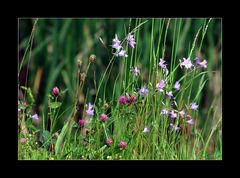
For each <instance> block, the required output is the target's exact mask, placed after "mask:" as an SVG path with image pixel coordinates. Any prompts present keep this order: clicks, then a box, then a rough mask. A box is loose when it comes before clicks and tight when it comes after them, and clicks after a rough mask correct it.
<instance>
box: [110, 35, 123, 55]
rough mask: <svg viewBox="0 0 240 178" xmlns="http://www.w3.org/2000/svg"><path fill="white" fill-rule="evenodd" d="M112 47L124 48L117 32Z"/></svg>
mask: <svg viewBox="0 0 240 178" xmlns="http://www.w3.org/2000/svg"><path fill="white" fill-rule="evenodd" d="M112 48H114V49H116V50H117V51H119V50H120V49H121V48H122V46H121V41H119V39H118V36H117V34H115V38H114V39H113V40H112Z"/></svg>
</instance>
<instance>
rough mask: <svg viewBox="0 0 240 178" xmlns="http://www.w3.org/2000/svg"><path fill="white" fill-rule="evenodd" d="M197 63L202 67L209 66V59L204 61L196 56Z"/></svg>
mask: <svg viewBox="0 0 240 178" xmlns="http://www.w3.org/2000/svg"><path fill="white" fill-rule="evenodd" d="M195 61H196V64H197V65H199V66H200V67H202V68H207V61H206V60H203V61H202V62H201V61H200V59H199V58H198V57H196V58H195Z"/></svg>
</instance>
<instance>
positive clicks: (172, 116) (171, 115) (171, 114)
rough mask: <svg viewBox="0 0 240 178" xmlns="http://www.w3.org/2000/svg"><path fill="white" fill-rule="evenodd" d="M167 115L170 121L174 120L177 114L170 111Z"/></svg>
mask: <svg viewBox="0 0 240 178" xmlns="http://www.w3.org/2000/svg"><path fill="white" fill-rule="evenodd" d="M169 114H170V117H171V118H172V119H175V118H176V117H177V113H175V112H174V111H171V112H170V113H169Z"/></svg>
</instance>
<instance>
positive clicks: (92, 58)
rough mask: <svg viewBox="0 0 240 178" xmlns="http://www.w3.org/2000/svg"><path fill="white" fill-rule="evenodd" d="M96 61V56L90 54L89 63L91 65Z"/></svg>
mask: <svg viewBox="0 0 240 178" xmlns="http://www.w3.org/2000/svg"><path fill="white" fill-rule="evenodd" d="M95 59H96V55H94V54H92V55H91V56H90V57H89V62H90V63H93V61H94V60H95Z"/></svg>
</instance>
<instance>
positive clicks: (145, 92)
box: [139, 87, 148, 97]
mask: <svg viewBox="0 0 240 178" xmlns="http://www.w3.org/2000/svg"><path fill="white" fill-rule="evenodd" d="M139 94H140V95H141V96H142V97H145V96H146V95H147V94H148V89H147V88H146V87H143V88H141V89H140V90H139Z"/></svg>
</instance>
